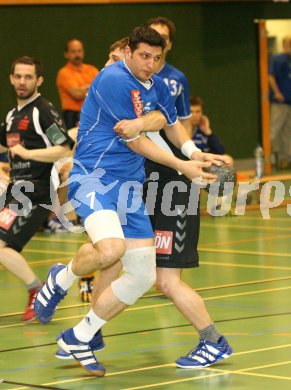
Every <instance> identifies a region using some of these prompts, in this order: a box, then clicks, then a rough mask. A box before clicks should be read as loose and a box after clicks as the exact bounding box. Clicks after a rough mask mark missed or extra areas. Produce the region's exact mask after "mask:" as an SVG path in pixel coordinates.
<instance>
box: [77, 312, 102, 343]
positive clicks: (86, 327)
mask: <svg viewBox="0 0 291 390" xmlns="http://www.w3.org/2000/svg"><path fill="white" fill-rule="evenodd" d="M106 322H107V321H105V320H102V318H100V317H98V316H97V314H95V313H94V311H93V309H91V310H90V311H89V313H88V314H87V315H86V317H85V318H84V319H83V320H82V321H81V322H79V323H78V325H76V326H74V328H73V330H74V334H75V336H76V337H77V339H78V340H80V341H83V342H84V343H88V342H89V341H90V340H91V339H92V338H93V337H94V335H95V333H96V332H97V331H98V330H99V329H101V328H102V326H103V325H105V324H106Z"/></svg>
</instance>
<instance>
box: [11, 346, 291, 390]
mask: <svg viewBox="0 0 291 390" xmlns="http://www.w3.org/2000/svg"><path fill="white" fill-rule="evenodd" d="M290 347H291V344H283V345H277V346H273V347H267V348H259V349H254V350H249V351H242V352H237V353H235V354H234V357H235V356H240V355H245V354H250V353H257V352H266V351H270V350H274V349H282V348H290ZM290 363H291V361H290V360H288V361H286V362H280V363H271V364H268V365H264V366H257V367H250V368H245V369H241V370H234V371H231V370H221V369H215V368H212V367H207V368H204V369H203V370H206V371H218V372H217V373H216V374H208V375H203V376H199V377H197V376H195V377H193V378H185V379H178V380H174V381H167V382H160V383H155V384H150V385H144V386H139V387H130V388H126V389H122V390H138V389H146V388H150V387H157V386H165V385H167V384H174V383H181V382H189V381H193V380H199V379H205V378H212V377H215V376H222V375H226V374H237V375H248V376H258V377H265V378H272V379H284V380H291V377H283V376H276V375H268V374H259V373H250V372H246V371H247V370H255V369H261V368H269V367H275V366H278V365H282V364H290ZM163 367H176V365H175V364H174V363H168V364H161V365H155V366H150V367H141V368H137V369H131V370H123V371H118V372H113V373H108V374H106V377H112V376H116V375H123V374H131V373H137V372H141V371H149V370H153V369H159V368H163ZM194 372H195V371H194ZM196 372H197V371H196ZM88 379H94V380H96V378H95V377H93V376H91V375H90V376H84V377H82V378H75V379H67V380H63V381H56V382H49V383H44V384H42V386H52V385H58V384H63V383H73V382H79V381H84V380H88ZM27 388H28V387H18V388H14V389H11V390H23V389H27Z"/></svg>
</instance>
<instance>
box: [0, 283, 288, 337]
mask: <svg viewBox="0 0 291 390" xmlns="http://www.w3.org/2000/svg"><path fill="white" fill-rule="evenodd" d="M289 289H291V286H288V287H279V288H272V289H266V290H259V291H249V292H242V293H237V294H225V295H217V296H213V297H204V298H203V300H204V301H211V300H216V299H222V298H223V299H225V298H233V297H239V296H243V295H254V294H261V293H266V292H274V291H282V290H289ZM172 305H174V304H173V302H168V303H161V304H156V305H148V306H139V307H129V308H127V309H125V310H124V311H125V312H126V311H138V310H146V309H152V308H155V309H156V308H160V307H165V306H172ZM6 315H7V314H6ZM83 317H84V314H81V315H77V316H69V317H61V318H54V319H53V320H52V321H53V322H57V321H63V320H70V319H78V318H83ZM30 324H37V322H35V321H33V322H31V323H30ZM27 325H28V324H26V323H23V322H22V323H17V324H8V325H2V326H0V329H5V328H13V327H16V326H27ZM189 325H190V324H189Z"/></svg>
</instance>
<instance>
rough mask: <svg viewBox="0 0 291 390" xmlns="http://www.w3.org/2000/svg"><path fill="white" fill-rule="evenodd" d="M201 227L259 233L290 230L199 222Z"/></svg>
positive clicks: (289, 229) (275, 227)
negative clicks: (248, 230) (255, 231)
mask: <svg viewBox="0 0 291 390" xmlns="http://www.w3.org/2000/svg"><path fill="white" fill-rule="evenodd" d="M201 227H210V228H212V229H217V228H231V229H237V230H245V229H250V230H257V229H258V228H259V229H260V232H262V231H266V232H268V231H272V232H274V231H279V232H282V231H286V232H291V228H288V227H281V226H278V227H277V226H273V225H272V226H257V225H255V226H254V225H243V224H239V225H235V224H230V223H229V224H227V223H208V222H201Z"/></svg>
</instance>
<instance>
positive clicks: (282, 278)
mask: <svg viewBox="0 0 291 390" xmlns="http://www.w3.org/2000/svg"><path fill="white" fill-rule="evenodd" d="M290 279H291V276H282V277H278V278H269V279H258V280H250V281H248V282H240V283H229V284H220V285H217V286H209V287H200V288H197V289H195V291H197V292H202V291H211V290H219V289H223V288H231V287H241V286H251V285H255V284H262V283H271V282H281V281H285V280H290ZM158 297H164V295H163V294H161V293H156V294H146V295H144V296H143V297H141V298H140V299H149V298H158ZM89 305H90V303H78V304H74V305H66V306H60V307H59V308H58V309H57V310H66V309H74V308H80V307H86V306H89ZM21 314H22V312H14V313H5V314H0V318H4V317H13V316H18V315H21ZM0 329H1V327H0Z"/></svg>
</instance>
